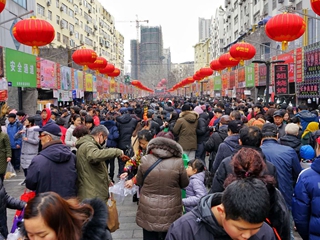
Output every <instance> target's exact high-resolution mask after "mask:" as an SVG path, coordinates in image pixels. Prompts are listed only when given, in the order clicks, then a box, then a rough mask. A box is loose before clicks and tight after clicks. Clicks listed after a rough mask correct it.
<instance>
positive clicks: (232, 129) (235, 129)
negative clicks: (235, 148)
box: [228, 120, 243, 135]
mask: <svg viewBox="0 0 320 240" xmlns="http://www.w3.org/2000/svg"><path fill="white" fill-rule="evenodd" d="M242 127H243V122H242V121H241V120H232V121H230V122H229V123H228V134H229V135H232V134H239V132H240V129H241V128H242Z"/></svg>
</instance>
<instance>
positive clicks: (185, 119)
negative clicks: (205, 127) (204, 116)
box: [173, 111, 199, 151]
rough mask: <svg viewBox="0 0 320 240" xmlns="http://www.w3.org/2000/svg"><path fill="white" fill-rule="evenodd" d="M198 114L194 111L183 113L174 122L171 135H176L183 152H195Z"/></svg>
mask: <svg viewBox="0 0 320 240" xmlns="http://www.w3.org/2000/svg"><path fill="white" fill-rule="evenodd" d="M198 118H199V115H198V113H196V112H194V111H184V112H181V113H180V117H179V118H178V120H177V121H176V124H175V125H174V128H173V134H175V135H178V137H179V140H178V143H179V144H180V145H181V147H182V148H183V150H184V151H193V150H197V127H198Z"/></svg>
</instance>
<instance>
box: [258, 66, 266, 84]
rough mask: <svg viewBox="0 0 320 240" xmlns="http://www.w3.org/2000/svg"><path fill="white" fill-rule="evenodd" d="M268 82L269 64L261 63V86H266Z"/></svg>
mask: <svg viewBox="0 0 320 240" xmlns="http://www.w3.org/2000/svg"><path fill="white" fill-rule="evenodd" d="M266 82H267V66H266V65H264V64H260V65H259V86H265V85H266Z"/></svg>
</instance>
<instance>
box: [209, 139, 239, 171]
mask: <svg viewBox="0 0 320 240" xmlns="http://www.w3.org/2000/svg"><path fill="white" fill-rule="evenodd" d="M239 138H240V136H239V134H236V135H231V136H228V137H226V138H225V139H224V141H223V142H222V143H221V144H220V145H219V148H218V152H217V155H216V158H215V159H214V162H213V166H212V172H213V173H215V172H216V171H217V169H218V167H219V165H220V163H221V162H222V160H223V159H225V158H226V157H229V156H231V155H232V154H233V151H234V150H235V149H236V148H238V147H239Z"/></svg>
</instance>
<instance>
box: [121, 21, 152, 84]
mask: <svg viewBox="0 0 320 240" xmlns="http://www.w3.org/2000/svg"><path fill="white" fill-rule="evenodd" d="M136 17H137V19H136V20H134V21H116V22H122V23H124V22H130V23H134V22H135V23H136V29H137V46H136V47H137V79H139V76H140V56H139V55H140V54H139V46H140V44H139V29H140V23H142V22H146V23H149V20H139V18H138V15H136Z"/></svg>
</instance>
